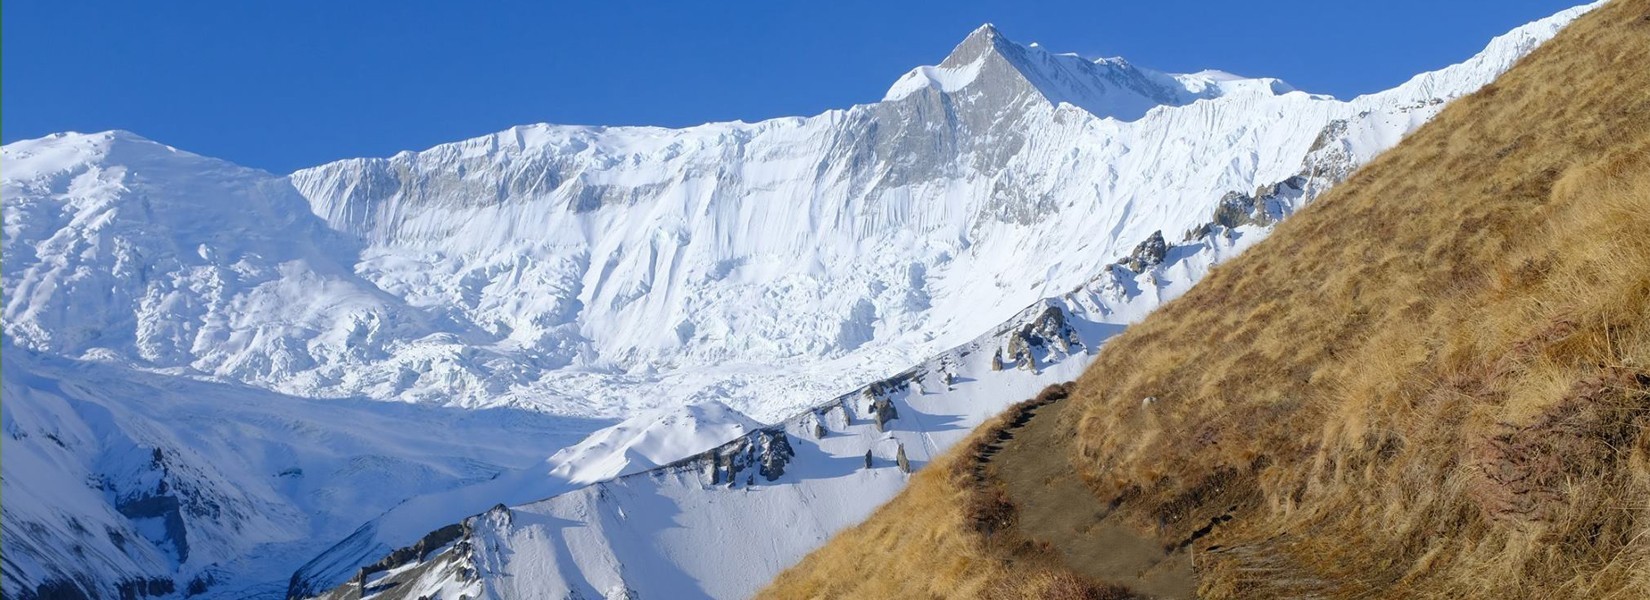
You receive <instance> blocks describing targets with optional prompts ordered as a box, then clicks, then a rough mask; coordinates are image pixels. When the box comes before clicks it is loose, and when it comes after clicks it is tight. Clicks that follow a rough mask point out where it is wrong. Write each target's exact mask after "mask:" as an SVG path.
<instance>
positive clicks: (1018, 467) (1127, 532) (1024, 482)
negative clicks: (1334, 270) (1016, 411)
mask: <svg viewBox="0 0 1650 600" xmlns="http://www.w3.org/2000/svg"><path fill="white" fill-rule="evenodd" d="M1070 404H1071V403H1070V402H1069V401H1068V400H1065V399H1060V400H1056V401H1054V402H1052V403H1049V404H1044V405H1042V406H1037V407H1033V408H1030V409H1028V410H1027V411H1026V412H1025V413H1024V414H1022V415H1016V417H1015V419H1014V420H1013V421H1011V422H1010V424H1009V426H1008V427H1007V428H1006V429H1005V430H1004V431H1003V435H1002V436H1001V439H1000V440H999V441H997V442H995V443H993V444H991V445H989V446H987V447H986V448H985V450H986V451H985V452H982V453H981V455H980V460H981V464H979V465H977V467H976V468H977V471H976V472H977V473H979V474H980V475H981V476H983V477H986V478H990V479H992V480H995V481H997V482H1000V483H1002V484H1003V487H1004V488H1005V491H1006V492H1007V493H1008V497H1009V499H1010V501H1011V502H1013V504H1014V506H1015V509H1016V512H1017V515H1018V516H1017V521H1016V525H1015V527H1016V529H1018V530H1019V533H1020V534H1021V535H1023V536H1025V537H1027V538H1030V539H1032V540H1035V541H1038V542H1046V543H1048V544H1049V545H1051V546H1052V547H1053V548H1054V549H1055V550H1056V551H1057V552H1058V553H1059V555H1060V557H1061V558H1062V559H1063V560H1064V561H1065V564H1066V566H1067V567H1068V568H1070V569H1072V570H1073V571H1076V572H1077V573H1080V574H1082V575H1084V576H1087V577H1089V578H1092V579H1095V580H1098V581H1103V582H1107V583H1112V584H1118V585H1123V586H1127V587H1128V588H1129V589H1130V590H1133V591H1134V592H1135V593H1138V594H1142V595H1145V596H1148V597H1153V598H1192V597H1195V595H1196V584H1195V581H1194V579H1193V576H1192V564H1191V558H1190V556H1189V555H1188V554H1187V553H1186V552H1185V551H1184V550H1181V551H1175V552H1166V551H1165V550H1164V548H1163V546H1162V544H1160V543H1158V542H1157V541H1155V540H1152V539H1149V538H1146V537H1143V536H1141V535H1139V534H1138V533H1136V532H1135V531H1134V530H1132V529H1130V528H1128V527H1125V526H1123V525H1121V524H1118V523H1115V522H1114V520H1113V519H1110V518H1108V517H1110V516H1111V512H1112V508H1113V507H1111V506H1109V505H1108V504H1107V503H1106V502H1103V501H1102V500H1100V499H1099V498H1096V497H1095V496H1094V494H1093V493H1091V492H1090V491H1089V489H1088V488H1087V487H1085V486H1084V485H1083V483H1082V481H1081V480H1080V479H1079V478H1078V476H1077V468H1076V466H1074V465H1072V464H1071V461H1070V459H1069V458H1068V457H1069V456H1070V455H1071V453H1070V441H1071V440H1070V439H1069V436H1066V435H1062V432H1061V431H1060V429H1059V428H1058V427H1056V422H1057V421H1058V420H1059V416H1060V414H1061V413H1062V411H1064V410H1066V407H1067V406H1069V405H1070Z"/></svg>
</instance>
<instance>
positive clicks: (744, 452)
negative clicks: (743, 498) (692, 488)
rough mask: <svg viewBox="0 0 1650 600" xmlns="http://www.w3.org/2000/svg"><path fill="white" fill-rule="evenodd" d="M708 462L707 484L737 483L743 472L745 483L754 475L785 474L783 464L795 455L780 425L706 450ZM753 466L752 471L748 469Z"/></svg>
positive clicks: (772, 478)
mask: <svg viewBox="0 0 1650 600" xmlns="http://www.w3.org/2000/svg"><path fill="white" fill-rule="evenodd" d="M706 454H707V455H708V457H707V458H708V459H709V465H710V483H711V485H720V484H728V485H737V484H738V482H739V476H740V475H741V474H744V475H745V483H746V485H752V484H755V483H756V478H755V476H754V475H761V476H762V478H763V479H764V480H766V481H775V480H778V479H779V477H780V476H782V475H784V474H785V466H786V465H787V464H789V463H790V460H791V459H792V458H794V457H796V450H795V449H793V448H792V447H791V439H790V437H788V436H786V435H785V430H784V429H783V428H778V427H776V428H772V429H762V430H758V431H755V432H752V433H751V434H749V435H746V436H744V437H741V438H739V439H737V440H734V441H732V442H729V443H728V444H725V445H723V446H722V447H720V448H717V449H715V450H711V451H710V452H707V453H706ZM752 468H754V469H755V470H756V471H755V474H752V473H749V472H748V471H749V470H750V469H752Z"/></svg>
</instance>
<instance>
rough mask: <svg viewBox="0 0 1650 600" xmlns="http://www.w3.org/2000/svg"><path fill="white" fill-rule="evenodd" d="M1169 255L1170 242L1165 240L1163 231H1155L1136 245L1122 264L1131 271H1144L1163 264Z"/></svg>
mask: <svg viewBox="0 0 1650 600" xmlns="http://www.w3.org/2000/svg"><path fill="white" fill-rule="evenodd" d="M1168 255H1169V243H1168V242H1165V241H1163V232H1162V231H1154V232H1152V234H1151V235H1150V236H1148V237H1147V238H1146V241H1144V242H1140V245H1138V246H1135V247H1134V252H1130V253H1129V257H1128V258H1125V259H1123V260H1122V261H1121V264H1123V266H1126V267H1128V268H1129V270H1130V271H1134V272H1136V273H1144V272H1146V269H1150V268H1152V267H1155V266H1157V265H1161V264H1163V259H1164V258H1167V257H1168Z"/></svg>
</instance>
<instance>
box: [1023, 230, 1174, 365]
mask: <svg viewBox="0 0 1650 600" xmlns="http://www.w3.org/2000/svg"><path fill="white" fill-rule="evenodd" d="M1157 239H1158V242H1162V241H1163V240H1162V237H1161V236H1159V237H1158V238H1157ZM1007 346H1008V348H1007V349H1008V352H1007V356H1008V358H1007V359H1006V360H1005V359H1003V358H1002V356H1003V352H1002V349H999V350H998V351H997V352H998V354H997V356H996V358H994V359H993V361H992V367H993V369H996V370H1001V369H1002V368H1003V367H1004V366H1006V365H1009V364H1013V365H1015V366H1017V367H1019V368H1021V369H1036V368H1037V365H1038V361H1039V360H1042V361H1043V362H1047V359H1048V357H1049V355H1050V354H1051V353H1059V354H1062V355H1067V354H1071V353H1073V352H1077V351H1080V350H1081V349H1082V348H1083V341H1082V338H1081V337H1080V336H1078V335H1077V330H1076V329H1074V328H1072V326H1071V324H1070V323H1068V322H1067V321H1066V313H1065V311H1063V310H1061V309H1060V308H1059V307H1056V306H1050V307H1048V308H1046V309H1044V310H1043V313H1042V314H1041V315H1038V316H1037V318H1036V319H1033V320H1032V321H1031V322H1030V323H1027V324H1025V325H1023V326H1021V327H1020V330H1019V331H1017V332H1014V334H1013V335H1011V336H1009V338H1008V344H1007Z"/></svg>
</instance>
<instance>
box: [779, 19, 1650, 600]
mask: <svg viewBox="0 0 1650 600" xmlns="http://www.w3.org/2000/svg"><path fill="white" fill-rule="evenodd" d="M1646 65H1650V0H1616V1H1615V2H1612V3H1611V4H1609V5H1606V6H1604V7H1602V8H1600V9H1598V10H1596V11H1593V12H1592V13H1589V14H1588V15H1586V16H1584V17H1582V18H1581V19H1579V20H1578V21H1577V22H1575V23H1574V24H1573V25H1571V26H1570V27H1569V28H1567V29H1566V30H1565V31H1563V32H1562V33H1560V34H1559V35H1558V36H1557V37H1556V38H1554V39H1553V40H1552V41H1550V42H1548V43H1546V44H1545V45H1543V47H1541V48H1540V49H1538V50H1537V51H1536V52H1534V53H1533V54H1531V55H1530V56H1529V57H1527V58H1526V59H1525V60H1523V61H1522V62H1520V63H1519V64H1518V65H1517V66H1516V67H1514V68H1513V69H1512V70H1511V71H1509V72H1508V73H1507V74H1506V75H1504V76H1503V77H1501V78H1500V79H1499V80H1498V81H1496V82H1495V83H1494V84H1492V85H1490V86H1488V87H1486V88H1485V89H1483V90H1482V91H1480V92H1478V93H1476V94H1473V95H1471V96H1469V97H1466V98H1463V99H1460V100H1458V101H1456V102H1455V103H1453V104H1452V105H1451V106H1449V107H1448V108H1447V109H1446V110H1445V111H1444V112H1443V113H1442V114H1441V115H1440V116H1439V117H1437V118H1436V119H1435V120H1434V121H1432V122H1431V123H1429V124H1428V125H1426V126H1425V127H1423V128H1421V129H1420V130H1419V131H1417V132H1416V133H1415V134H1413V135H1412V136H1410V137H1409V138H1408V139H1406V140H1405V141H1404V142H1403V143H1401V144H1400V145H1399V146H1398V147H1397V148H1395V149H1393V150H1391V151H1389V152H1387V153H1386V154H1384V155H1383V156H1381V157H1380V158H1379V159H1378V160H1376V161H1374V162H1373V163H1371V164H1370V165H1368V166H1367V167H1365V168H1364V169H1362V170H1361V171H1359V172H1358V173H1357V174H1355V175H1354V176H1353V177H1352V178H1351V179H1350V180H1349V181H1347V182H1346V183H1344V184H1342V185H1340V186H1339V187H1337V188H1336V189H1334V190H1333V191H1331V192H1330V193H1329V194H1327V195H1326V196H1325V197H1323V198H1322V199H1320V200H1319V201H1318V202H1317V203H1315V204H1314V205H1312V206H1311V207H1309V208H1307V209H1306V210H1303V211H1301V212H1300V213H1299V214H1298V215H1296V216H1295V217H1293V218H1292V219H1290V220H1288V221H1286V222H1284V223H1283V224H1281V225H1280V226H1279V227H1278V229H1277V230H1276V231H1275V232H1274V233H1273V234H1272V235H1271V237H1270V238H1269V239H1267V240H1266V241H1264V242H1262V243H1261V244H1259V245H1257V246H1256V247H1255V248H1253V249H1251V250H1250V251H1248V252H1247V253H1245V254H1244V255H1243V256H1241V257H1239V258H1237V259H1235V260H1233V261H1231V262H1230V263H1228V264H1227V265H1225V266H1223V267H1221V268H1218V269H1216V270H1215V271H1214V272H1213V273H1211V274H1210V275H1209V276H1208V277H1207V278H1206V279H1205V280H1204V281H1203V282H1201V283H1200V284H1198V285H1197V286H1196V287H1195V288H1194V289H1193V290H1192V291H1190V292H1189V293H1187V294H1186V295H1185V296H1184V297H1183V298H1181V299H1179V300H1177V301H1175V302H1171V303H1169V304H1168V305H1165V306H1164V307H1163V308H1161V309H1159V310H1158V311H1157V312H1156V313H1155V314H1153V315H1152V316H1151V317H1150V318H1148V319H1146V320H1145V321H1144V322H1142V323H1140V324H1138V325H1136V326H1133V327H1131V328H1130V329H1129V330H1128V331H1127V332H1126V333H1124V334H1123V335H1121V336H1119V337H1118V338H1116V339H1114V340H1113V341H1111V342H1110V343H1109V344H1108V345H1107V347H1106V348H1105V350H1104V351H1103V352H1102V354H1101V356H1100V357H1099V358H1098V359H1097V361H1096V363H1095V365H1094V366H1093V367H1092V368H1091V369H1090V370H1089V371H1088V372H1087V373H1086V374H1085V375H1084V376H1083V378H1082V379H1080V380H1079V381H1078V382H1077V383H1076V385H1075V386H1074V388H1073V391H1072V395H1071V398H1070V399H1069V400H1066V402H1069V403H1070V406H1069V407H1068V408H1067V409H1066V410H1064V411H1062V413H1063V414H1064V415H1065V417H1066V418H1064V419H1062V420H1061V421H1060V423H1059V427H1061V428H1062V429H1061V431H1063V432H1065V433H1064V435H1063V437H1064V438H1065V439H1067V440H1069V441H1068V442H1067V443H1066V445H1067V448H1066V451H1065V452H1060V453H1052V454H1050V455H1048V456H1047V457H1046V460H1057V461H1069V462H1070V464H1071V467H1072V472H1074V473H1077V474H1079V475H1080V476H1081V477H1082V478H1083V479H1084V481H1085V483H1086V485H1087V489H1088V491H1089V492H1090V493H1092V494H1094V496H1095V497H1096V498H1097V499H1099V500H1100V501H1102V502H1103V503H1104V504H1106V505H1115V506H1116V509H1115V510H1114V511H1112V512H1109V513H1107V514H1106V515H1105V516H1104V517H1103V518H1104V519H1105V520H1107V521H1109V522H1110V523H1113V524H1122V525H1126V526H1128V527H1130V528H1132V529H1133V530H1134V531H1136V532H1138V533H1139V535H1140V536H1142V537H1144V538H1148V539H1152V540H1155V541H1157V542H1158V543H1161V544H1163V545H1164V546H1166V547H1172V546H1176V545H1179V544H1182V543H1184V542H1188V541H1189V542H1190V543H1189V544H1187V546H1186V550H1183V551H1185V552H1189V553H1190V556H1191V562H1192V564H1193V570H1194V572H1195V574H1196V579H1197V585H1198V592H1199V595H1200V596H1205V597H1278V596H1285V597H1298V596H1303V595H1316V596H1321V597H1341V598H1352V597H1359V598H1364V597H1391V598H1408V597H1621V598H1639V597H1650V512H1647V511H1650V435H1646V434H1645V433H1646V430H1647V429H1650V68H1647V67H1646ZM981 435H985V434H983V433H982V434H981ZM964 446H965V448H966V447H967V446H968V445H966V444H965V445H964ZM1012 450H1013V448H1012V446H1010V447H1009V448H1007V449H1005V450H1004V451H1005V452H1010V451H1012ZM970 460H972V459H971V458H970V457H969V456H968V455H967V454H966V453H965V452H962V451H959V454H958V455H957V456H953V457H951V458H949V459H947V461H950V462H946V461H942V462H941V463H939V464H936V465H935V467H936V468H933V469H930V470H928V471H927V472H924V473H923V474H921V475H920V476H919V477H918V478H917V479H916V480H915V482H914V483H913V485H912V487H911V489H909V490H908V491H907V492H906V493H905V494H903V495H902V496H900V497H899V498H897V499H896V500H895V501H893V502H892V503H891V504H890V505H889V506H887V507H884V509H882V510H881V511H879V512H878V514H877V515H876V516H875V517H873V518H872V520H871V521H869V522H868V523H866V524H864V525H862V526H860V527H858V528H855V529H853V530H850V531H849V532H846V533H844V534H843V535H841V536H839V537H838V539H836V540H834V541H833V542H832V543H831V544H830V545H828V546H827V547H825V548H823V549H821V550H820V551H818V552H816V553H815V554H814V555H812V556H810V557H809V559H807V560H806V561H804V563H803V564H801V565H799V566H798V567H796V568H794V569H792V570H791V571H788V572H787V573H786V574H784V575H782V576H781V578H780V579H779V580H778V582H777V583H776V586H775V587H774V588H773V589H772V590H770V593H772V594H773V595H775V596H780V597H847V596H858V597H870V596H871V595H877V594H879V593H885V592H888V593H900V594H901V595H903V596H906V597H911V596H934V597H1004V596H1008V597H1012V596H1024V595H1030V596H1047V595H1050V594H1056V593H1058V594H1066V595H1070V596H1072V597H1083V596H1084V595H1089V596H1092V595H1095V594H1102V593H1104V591H1105V590H1106V589H1107V588H1106V586H1105V585H1104V584H1105V583H1108V582H1093V581H1090V582H1087V583H1085V584H1082V585H1079V584H1078V583H1073V582H1071V581H1067V580H1068V579H1070V578H1071V577H1073V576H1072V575H1070V574H1069V573H1065V572H1063V571H1062V570H1061V569H1060V565H1059V564H1058V563H1059V559H1058V557H1059V556H1060V555H1061V553H1060V549H1061V548H1062V545H1063V544H1081V543H1087V542H1085V541H1084V540H1083V539H1081V536H1080V535H1078V534H1076V533H1074V534H1073V535H1072V536H1071V539H1035V538H1027V537H1026V536H1023V535H1017V534H1016V533H1015V532H1014V531H1012V526H1011V527H1010V528H1009V529H1010V531H982V530H981V529H980V528H979V527H978V522H977V518H976V517H977V514H976V513H978V510H977V509H965V507H978V506H981V505H982V504H981V502H982V500H981V499H980V495H981V494H985V493H988V490H989V486H985V487H981V486H972V485H968V484H967V482H968V480H967V478H964V477H960V476H957V475H956V473H961V472H964V470H959V467H956V466H955V465H963V464H967V463H968V461H970ZM982 490H987V491H982ZM987 500H989V498H988V499H987ZM1038 509H1039V506H1036V505H1030V504H1025V503H1022V504H1020V505H1015V506H1013V507H1012V511H1010V512H1013V513H1018V514H1019V515H1020V517H1021V518H1023V517H1024V516H1025V513H1027V512H1030V511H1036V510H1038ZM1013 521H1014V518H1013V517H1010V518H1009V519H1008V521H1006V522H1010V523H1012V522H1013ZM1211 524H1214V526H1213V527H1212V528H1210V525H1211ZM1200 530H1204V531H1205V533H1203V534H1201V535H1199V532H1200ZM1005 536H1006V537H1005ZM1005 540H1006V541H1005ZM850 567H852V568H850ZM914 582H915V583H914ZM867 594H869V595H867Z"/></svg>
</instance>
